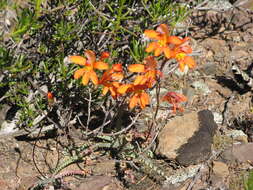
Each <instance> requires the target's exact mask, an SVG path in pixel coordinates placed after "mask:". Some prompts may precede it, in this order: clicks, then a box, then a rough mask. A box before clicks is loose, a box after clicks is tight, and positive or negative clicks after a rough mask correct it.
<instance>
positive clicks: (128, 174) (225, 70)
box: [0, 4, 253, 190]
mask: <svg viewBox="0 0 253 190" xmlns="http://www.w3.org/2000/svg"><path fill="white" fill-rule="evenodd" d="M244 6H245V4H244ZM224 9H225V8H224ZM189 21H191V22H189V23H190V25H188V26H187V27H188V30H189V36H190V37H191V38H192V45H193V48H194V53H195V54H196V60H197V63H198V67H197V68H196V69H195V70H194V71H192V72H188V74H187V75H182V73H177V72H176V74H175V76H174V78H169V79H168V80H167V81H166V83H168V84H175V85H178V86H182V87H183V89H182V92H183V93H184V94H185V95H186V96H187V97H188V102H187V104H186V105H185V111H184V112H183V113H182V114H179V115H177V116H173V117H171V116H170V118H167V119H166V114H167V113H166V112H165V111H164V110H160V112H159V114H158V117H159V118H158V119H160V120H163V122H161V126H158V127H157V128H158V129H159V130H158V131H157V141H156V142H155V143H154V147H153V150H154V153H155V155H156V156H155V157H153V159H148V158H145V157H143V158H142V157H141V156H140V158H139V162H142V163H144V165H145V166H144V167H143V168H142V170H130V169H124V166H123V164H122V163H119V162H118V161H117V160H114V159H112V158H110V157H108V155H105V154H103V153H101V152H99V151H98V152H89V151H88V150H87V152H86V157H85V160H82V161H80V162H78V163H75V164H70V165H69V166H67V167H65V168H64V169H63V170H61V172H60V173H58V174H55V175H52V174H51V173H52V169H53V168H55V167H56V166H58V165H59V164H60V163H61V162H62V161H63V160H67V159H68V157H66V156H65V155H66V147H67V146H70V144H69V142H70V141H71V142H72V144H82V143H83V141H82V139H81V137H80V135H79V134H80V133H79V131H78V130H77V129H74V128H73V129H72V130H71V135H69V136H71V139H69V136H66V135H64V134H62V135H56V134H55V133H54V131H51V132H50V133H47V132H45V133H42V135H41V136H40V137H39V139H38V138H37V136H36V135H37V134H38V132H35V135H30V136H26V135H25V134H26V132H25V131H22V132H20V131H19V132H17V133H15V134H9V135H6V130H7V131H8V127H10V124H9V123H7V121H5V119H1V123H2V125H3V126H4V127H2V128H1V130H0V134H1V135H0V137H1V138H0V189H4V190H5V189H6V190H13V189H17V190H26V189H29V188H30V189H42V186H44V187H45V189H50V190H53V189H64V188H63V187H60V186H59V187H58V188H57V185H56V184H57V180H58V181H59V184H60V182H61V184H65V187H68V189H71V190H86V189H87V190H89V189H93V190H107V189H110V190H116V189H117V190H118V189H133V190H134V189H136V190H137V189H140V190H143V189H150V190H151V189H163V190H191V189H192V190H201V189H203V190H204V189H206V190H207V189H220V190H221V189H223V190H224V189H229V190H242V189H245V184H244V183H246V182H245V181H246V178H247V176H248V173H249V171H250V170H251V169H252V163H253V143H252V141H253V126H252V123H253V117H252V112H253V109H252V108H253V107H252V89H253V78H251V77H253V73H252V63H253V11H251V10H249V9H245V8H244V7H243V6H242V7H238V8H232V9H225V10H222V11H220V10H219V11H217V10H213V9H211V10H209V9H208V7H207V8H206V9H204V10H198V11H194V12H193V13H192V14H191V16H190V18H189ZM175 81H177V82H175ZM166 83H165V87H164V88H166ZM8 109H10V108H9V107H5V108H2V109H1V115H0V116H1V118H6V114H7V111H6V110H8ZM150 111H152V110H149V108H147V111H146V114H148V113H149V112H150ZM139 122H140V123H141V121H139ZM5 126H6V127H5ZM137 128H143V126H141V124H140V126H137ZM73 137H75V138H73ZM87 155H89V156H87ZM94 157H100V159H99V161H94V160H95V159H94ZM136 167H137V166H136ZM80 168H81V169H80ZM119 171H120V172H121V173H123V175H121V177H119V174H118V173H119ZM78 172H79V173H80V172H81V175H82V176H85V177H84V178H74V177H72V176H71V174H73V173H76V174H78ZM122 176H123V177H122ZM252 183H253V182H252Z"/></svg>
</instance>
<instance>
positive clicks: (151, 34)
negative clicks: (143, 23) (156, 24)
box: [144, 30, 160, 40]
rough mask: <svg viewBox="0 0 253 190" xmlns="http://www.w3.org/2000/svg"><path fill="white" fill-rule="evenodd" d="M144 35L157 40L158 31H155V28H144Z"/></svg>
mask: <svg viewBox="0 0 253 190" xmlns="http://www.w3.org/2000/svg"><path fill="white" fill-rule="evenodd" d="M144 35H145V36H147V37H148V38H151V39H156V40H157V38H158V36H159V35H160V34H159V33H158V32H156V31H155V30H145V31H144Z"/></svg>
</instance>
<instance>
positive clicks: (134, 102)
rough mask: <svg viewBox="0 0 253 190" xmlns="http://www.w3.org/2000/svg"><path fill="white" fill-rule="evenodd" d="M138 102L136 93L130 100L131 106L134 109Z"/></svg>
mask: <svg viewBox="0 0 253 190" xmlns="http://www.w3.org/2000/svg"><path fill="white" fill-rule="evenodd" d="M137 103H138V96H137V95H136V94H135V95H133V96H132V97H131V98H130V100H129V108H130V109H133V108H134V107H135V106H136V105H137Z"/></svg>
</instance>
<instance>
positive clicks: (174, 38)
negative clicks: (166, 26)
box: [167, 36, 184, 45]
mask: <svg viewBox="0 0 253 190" xmlns="http://www.w3.org/2000/svg"><path fill="white" fill-rule="evenodd" d="M167 40H168V43H171V44H174V45H180V44H182V43H183V42H184V41H183V40H182V39H181V38H179V37H178V36H169V37H168V38H167Z"/></svg>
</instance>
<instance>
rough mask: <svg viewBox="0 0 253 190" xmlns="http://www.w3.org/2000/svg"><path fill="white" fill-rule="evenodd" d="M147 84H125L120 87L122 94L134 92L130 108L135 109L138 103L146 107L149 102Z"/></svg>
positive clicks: (142, 107) (119, 90) (130, 100)
mask: <svg viewBox="0 0 253 190" xmlns="http://www.w3.org/2000/svg"><path fill="white" fill-rule="evenodd" d="M147 88H148V87H147V86H146V85H134V84H123V85H121V86H120V87H119V88H118V92H119V93H120V94H124V93H127V92H129V93H132V95H131V96H130V99H129V108H130V109H133V108H134V107H136V106H137V105H139V106H140V107H141V109H144V108H145V107H146V106H147V105H148V104H149V95H148V94H147V93H146V92H145V89H147Z"/></svg>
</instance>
